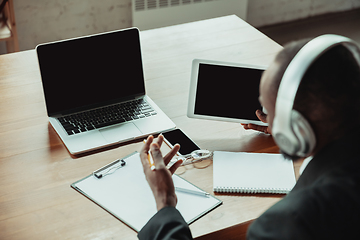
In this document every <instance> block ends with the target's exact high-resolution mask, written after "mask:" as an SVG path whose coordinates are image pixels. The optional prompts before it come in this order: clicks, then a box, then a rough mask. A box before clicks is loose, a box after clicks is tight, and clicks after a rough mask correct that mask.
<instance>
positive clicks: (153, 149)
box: [150, 142, 165, 169]
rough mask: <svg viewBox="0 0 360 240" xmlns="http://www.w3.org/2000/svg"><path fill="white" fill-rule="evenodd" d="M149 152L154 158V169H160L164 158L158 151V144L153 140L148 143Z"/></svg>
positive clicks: (163, 165)
mask: <svg viewBox="0 0 360 240" xmlns="http://www.w3.org/2000/svg"><path fill="white" fill-rule="evenodd" d="M150 154H151V156H152V158H153V160H154V163H155V169H160V168H162V167H165V163H164V158H163V156H162V153H161V151H160V146H159V144H158V143H157V142H153V143H151V145H150Z"/></svg>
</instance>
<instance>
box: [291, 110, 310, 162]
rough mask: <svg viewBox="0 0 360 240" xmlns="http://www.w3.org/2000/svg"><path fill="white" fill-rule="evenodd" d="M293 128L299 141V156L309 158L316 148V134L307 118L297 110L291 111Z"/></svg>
mask: <svg viewBox="0 0 360 240" xmlns="http://www.w3.org/2000/svg"><path fill="white" fill-rule="evenodd" d="M291 128H292V131H293V133H294V135H295V137H296V139H297V140H298V152H297V155H298V156H301V157H306V156H308V155H309V154H310V153H311V152H312V151H313V150H314V148H315V145H316V137H315V133H314V131H313V129H312V127H311V125H310V123H309V122H308V121H307V120H306V118H305V117H304V116H303V115H302V114H301V113H299V112H298V111H296V110H294V109H293V110H292V111H291Z"/></svg>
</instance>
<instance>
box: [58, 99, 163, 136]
mask: <svg viewBox="0 0 360 240" xmlns="http://www.w3.org/2000/svg"><path fill="white" fill-rule="evenodd" d="M156 114H157V113H156V111H155V110H154V109H153V108H152V107H151V106H150V105H149V104H148V103H147V102H146V101H145V100H143V99H137V100H133V101H130V102H126V103H120V104H116V105H111V106H108V107H104V108H99V109H94V110H90V111H86V112H81V113H76V114H72V115H68V116H64V117H60V118H58V120H59V121H60V123H61V124H62V126H63V127H64V129H65V130H66V132H67V133H68V135H73V134H77V133H81V132H86V131H90V130H93V129H96V128H102V127H106V126H111V125H114V124H118V123H123V122H127V121H133V120H137V119H141V118H146V117H151V116H154V115H156Z"/></svg>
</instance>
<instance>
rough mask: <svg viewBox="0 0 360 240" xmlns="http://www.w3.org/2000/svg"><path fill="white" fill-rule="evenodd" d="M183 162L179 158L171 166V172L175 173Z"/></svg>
mask: <svg viewBox="0 0 360 240" xmlns="http://www.w3.org/2000/svg"><path fill="white" fill-rule="evenodd" d="M182 163H183V160H182V159H179V160H178V161H176V163H174V164H173V165H172V166H171V167H170V168H169V171H170V172H171V174H174V172H175V171H176V170H177V169H178V168H179V167H180V165H181V164H182Z"/></svg>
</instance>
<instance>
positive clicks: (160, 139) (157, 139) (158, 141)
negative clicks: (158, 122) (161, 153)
mask: <svg viewBox="0 0 360 240" xmlns="http://www.w3.org/2000/svg"><path fill="white" fill-rule="evenodd" d="M154 142H155V143H157V144H158V145H159V148H161V145H162V143H163V142H164V136H163V135H162V134H160V135H159V136H158V137H157V138H155V139H154Z"/></svg>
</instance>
